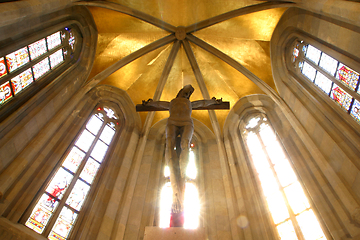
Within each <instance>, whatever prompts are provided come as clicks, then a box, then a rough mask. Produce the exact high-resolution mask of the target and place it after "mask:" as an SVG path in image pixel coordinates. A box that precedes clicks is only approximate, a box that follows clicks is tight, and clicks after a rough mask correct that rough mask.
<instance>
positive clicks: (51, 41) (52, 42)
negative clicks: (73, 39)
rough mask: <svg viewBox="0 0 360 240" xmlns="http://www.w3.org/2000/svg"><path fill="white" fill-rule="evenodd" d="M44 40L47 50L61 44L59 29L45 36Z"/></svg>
mask: <svg viewBox="0 0 360 240" xmlns="http://www.w3.org/2000/svg"><path fill="white" fill-rule="evenodd" d="M46 40H47V44H48V48H49V50H51V49H53V48H55V47H57V46H59V45H60V44H61V37H60V31H59V32H56V33H54V34H51V35H50V36H47V38H46Z"/></svg>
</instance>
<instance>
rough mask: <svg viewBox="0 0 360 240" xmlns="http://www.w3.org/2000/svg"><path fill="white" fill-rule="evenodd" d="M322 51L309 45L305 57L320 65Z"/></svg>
mask: <svg viewBox="0 0 360 240" xmlns="http://www.w3.org/2000/svg"><path fill="white" fill-rule="evenodd" d="M320 55H321V51H320V50H319V49H317V48H315V47H314V46H312V45H310V44H309V45H308V48H307V51H306V54H305V57H307V58H308V59H310V60H311V61H313V62H314V63H315V64H316V65H317V64H318V63H319V59H320Z"/></svg>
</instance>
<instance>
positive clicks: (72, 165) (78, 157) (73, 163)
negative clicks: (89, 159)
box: [62, 146, 85, 173]
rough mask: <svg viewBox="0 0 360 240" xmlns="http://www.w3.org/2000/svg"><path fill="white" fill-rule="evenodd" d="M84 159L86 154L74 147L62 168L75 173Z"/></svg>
mask: <svg viewBox="0 0 360 240" xmlns="http://www.w3.org/2000/svg"><path fill="white" fill-rule="evenodd" d="M84 157H85V153H84V152H82V151H81V150H80V149H78V148H77V147H75V146H74V147H73V148H72V149H71V151H70V153H69V155H68V156H67V157H66V159H65V161H64V162H63V164H62V166H63V167H65V168H67V169H68V170H70V171H71V172H73V173H75V172H76V170H77V169H78V167H79V165H80V163H81V161H82V160H83V158H84Z"/></svg>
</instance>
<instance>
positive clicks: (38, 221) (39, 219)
mask: <svg viewBox="0 0 360 240" xmlns="http://www.w3.org/2000/svg"><path fill="white" fill-rule="evenodd" d="M50 217H51V213H50V212H49V211H46V210H45V209H43V208H41V207H39V206H36V207H35V208H34V210H33V212H32V213H31V215H30V218H29V219H28V220H27V222H26V223H25V225H26V226H27V227H29V228H30V229H32V230H34V231H35V232H37V233H40V234H41V233H42V232H43V231H44V228H45V226H46V224H47V223H48V221H49V219H50Z"/></svg>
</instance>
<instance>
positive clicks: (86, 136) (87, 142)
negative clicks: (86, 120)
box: [75, 129, 95, 152]
mask: <svg viewBox="0 0 360 240" xmlns="http://www.w3.org/2000/svg"><path fill="white" fill-rule="evenodd" d="M94 138H95V136H94V135H92V134H91V133H90V132H89V131H88V130H86V129H85V130H84V131H83V132H82V133H81V135H80V137H79V139H78V140H77V141H76V142H75V145H76V146H78V147H79V148H80V149H82V150H83V151H85V152H87V151H88V150H89V148H90V146H91V144H92V142H93V141H94Z"/></svg>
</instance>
